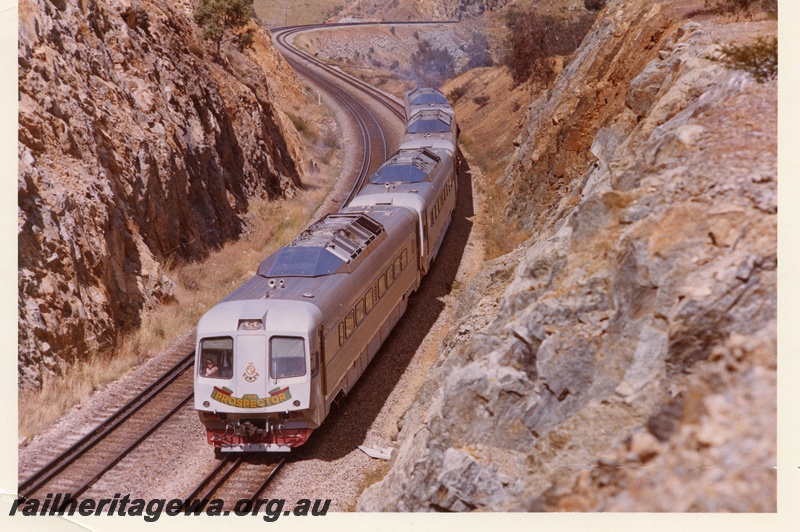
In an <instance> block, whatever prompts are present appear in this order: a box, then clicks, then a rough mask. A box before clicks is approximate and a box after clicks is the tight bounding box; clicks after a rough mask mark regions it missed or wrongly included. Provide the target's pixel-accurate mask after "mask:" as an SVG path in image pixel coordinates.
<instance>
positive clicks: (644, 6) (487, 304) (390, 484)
mask: <svg viewBox="0 0 800 532" xmlns="http://www.w3.org/2000/svg"><path fill="white" fill-rule="evenodd" d="M680 6H681V3H680V2H661V3H656V4H654V3H652V2H649V1H645V0H634V1H622V0H616V1H614V0H610V1H609V2H608V3H607V5H606V7H605V8H604V10H602V11H601V12H600V14H599V16H598V19H597V22H596V24H595V27H594V28H593V30H592V31H591V32H590V33H589V35H588V36H587V37H586V39H585V40H584V42H583V44H582V46H581V47H580V49H579V50H578V51H577V52H576V54H575V56H574V57H573V58H572V61H571V62H570V63H569V64H568V66H567V67H566V68H565V69H564V70H563V72H561V74H560V75H559V77H558V78H557V80H556V81H555V84H554V86H553V87H552V88H551V89H550V90H548V91H546V92H545V93H543V94H542V95H541V96H540V97H539V98H537V99H536V100H535V101H534V102H533V104H532V105H531V106H530V108H529V112H528V121H527V125H526V127H525V128H524V129H523V131H522V133H521V134H520V136H519V137H518V139H517V142H516V144H518V150H517V153H516V155H515V157H514V160H513V162H512V163H511V164H510V165H509V167H508V169H507V175H506V177H505V178H504V180H503V182H502V184H503V186H505V187H507V189H509V190H510V191H511V192H512V194H511V197H513V198H515V200H514V201H513V203H510V204H509V205H508V206H507V213H506V217H507V219H506V222H507V223H509V224H516V225H518V226H520V227H525V228H526V229H527V230H529V231H530V232H531V233H532V235H533V236H532V237H531V238H530V240H529V241H528V242H527V243H526V244H525V245H524V246H523V247H521V248H519V249H518V250H517V251H515V252H514V253H512V254H509V255H507V256H505V257H501V258H500V259H496V260H495V261H493V262H491V263H488V264H487V266H486V269H485V270H484V272H483V273H482V274H481V275H478V276H477V277H476V278H475V279H474V280H473V281H472V283H471V285H470V286H469V287H468V288H467V289H466V290H465V291H464V295H463V296H462V300H461V302H460V303H459V304H458V308H457V309H456V310H457V315H458V316H460V319H458V320H456V321H454V326H453V329H452V331H451V333H450V336H449V338H448V340H446V342H445V345H444V346H443V350H442V352H441V354H440V356H439V360H438V362H437V364H436V366H435V368H434V370H433V371H432V372H431V374H430V375H429V377H428V380H427V382H426V383H425V384H424V385H423V387H422V390H421V391H420V393H419V397H420V398H421V399H420V401H419V402H417V403H416V404H415V405H413V406H412V407H411V408H410V409H409V410H408V411H407V412H406V414H405V416H404V418H403V420H402V423H401V427H402V429H401V431H400V434H399V437H398V442H397V449H396V450H395V452H394V455H393V458H392V462H391V469H390V471H389V473H388V474H387V476H386V477H385V478H384V480H382V481H381V482H379V483H377V484H374V485H373V486H371V487H370V488H368V489H367V490H366V491H365V492H364V494H363V495H362V496H361V498H360V500H359V503H358V509H359V510H361V511H379V510H384V511H464V510H500V511H531V510H571V511H586V510H593V511H603V510H619V511H679V512H688V511H712V512H717V511H745V512H751V511H752V512H764V511H767V512H771V511H775V510H776V493H777V487H776V472H775V468H774V467H775V465H776V337H777V332H776V300H777V288H776V266H777V264H776V263H777V253H776V252H777V235H776V233H777V215H776V210H777V196H776V189H777V183H776V179H777V178H776V176H777V157H776V153H777V129H776V123H777V89H776V83H775V82H774V81H772V82H768V83H766V84H757V83H755V82H754V81H753V79H752V78H751V77H750V76H749V75H748V74H746V73H743V72H737V71H730V70H725V69H724V68H722V67H721V66H720V64H719V63H715V62H713V61H710V60H709V59H708V57H709V56H711V55H713V54H714V52H715V50H716V47H717V45H718V44H720V43H730V42H747V41H749V40H753V39H754V38H755V37H756V36H758V35H765V34H774V32H775V30H776V24H775V23H774V21H762V22H730V21H716V20H713V19H708V18H706V19H701V20H699V21H696V20H692V19H689V18H687V16H686V13H685V12H682V11H680ZM503 287H504V289H503Z"/></svg>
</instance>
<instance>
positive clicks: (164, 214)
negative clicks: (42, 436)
mask: <svg viewBox="0 0 800 532" xmlns="http://www.w3.org/2000/svg"><path fill="white" fill-rule="evenodd" d="M192 4H193V3H192V2H189V1H187V0H183V1H176V2H162V1H156V0H134V1H128V0H122V1H118V0H115V1H110V0H108V1H107V0H92V1H82V0H61V1H53V0H23V1H22V2H21V3H20V6H19V148H18V149H19V182H18V183H19V185H18V190H19V213H18V243H19V344H20V347H19V382H20V384H21V385H22V386H26V387H27V386H37V385H39V384H40V383H41V379H42V377H43V376H44V375H46V374H47V373H48V372H59V371H61V370H62V369H63V367H64V365H65V364H66V363H69V362H72V361H74V360H76V359H78V358H80V357H82V356H85V355H86V354H88V353H91V352H93V351H95V350H97V349H100V348H104V347H108V346H109V345H111V344H113V342H114V339H115V335H116V334H117V333H118V332H120V331H125V330H127V329H130V328H132V327H135V326H136V325H137V324H138V323H139V321H140V314H141V312H142V311H143V310H144V309H146V308H149V307H150V306H151V305H153V304H155V303H157V302H163V301H168V300H170V298H171V297H172V282H171V281H170V280H169V279H168V278H167V277H166V276H165V275H164V273H163V270H162V268H161V266H160V263H159V262H160V261H163V260H166V259H172V260H191V259H195V258H200V257H202V256H204V254H206V253H207V252H208V251H209V250H211V249H213V248H215V247H217V246H219V245H220V244H222V243H223V242H224V241H226V240H228V239H232V238H235V237H236V236H237V235H238V234H239V233H240V231H241V230H242V228H243V225H244V224H243V221H242V215H243V214H244V213H245V210H246V207H247V202H248V198H250V197H252V196H254V195H266V196H269V197H281V196H285V195H287V194H292V193H293V190H294V189H295V187H297V186H298V185H299V183H300V175H299V173H298V169H297V168H296V166H295V162H294V160H295V158H296V157H297V156H298V154H299V144H298V143H297V141H296V140H295V141H292V140H289V141H287V140H286V138H285V135H286V131H287V130H288V129H286V128H284V126H282V125H281V124H282V123H284V122H283V118H281V117H279V116H278V115H277V114H276V111H275V109H274V108H273V103H272V99H271V96H270V94H269V93H270V90H269V89H268V83H275V82H274V81H270V82H268V81H267V78H266V77H265V70H263V69H262V68H263V66H264V65H262V66H261V67H259V66H257V65H256V64H254V63H253V62H252V61H250V60H249V59H247V58H246V57H245V56H244V55H241V54H238V53H237V52H235V51H230V53H229V54H228V58H227V65H226V66H224V67H223V66H220V65H217V64H215V63H213V61H212V55H211V54H208V53H205V52H204V44H203V42H202V40H201V38H200V34H199V29H198V28H197V27H196V26H195V24H194V22H193V21H192ZM257 47H258V48H259V56H260V57H261V59H260V61H261V62H264V61H265V59H264V57H265V55H264V54H266V55H267V56H269V57H272V59H271V60H270V61H271V63H272V65H273V66H275V68H276V69H281V68H282V66H281V65H280V64H279V59H278V57H277V54H276V53H275V52H274V51H270V48H271V43H270V42H269V38H268V36H267V35H266V34H265V33H263V32H262V33H260V34H259V36H258V42H257ZM250 53H251V54H252V52H250ZM270 54H271V55H270ZM234 73H235V74H234ZM295 83H296V81H295ZM290 85H291V81H288V82H287V92H288V91H291V90H297V88H296V87H294V88H292V87H290ZM295 135H296V133H295Z"/></svg>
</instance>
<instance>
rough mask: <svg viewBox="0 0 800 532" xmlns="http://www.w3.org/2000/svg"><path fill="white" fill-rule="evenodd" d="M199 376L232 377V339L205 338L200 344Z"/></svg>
mask: <svg viewBox="0 0 800 532" xmlns="http://www.w3.org/2000/svg"><path fill="white" fill-rule="evenodd" d="M199 371H200V376H201V377H210V378H213V379H230V378H231V377H232V376H233V338H230V337H225V338H206V339H204V340H202V341H201V342H200V370H199Z"/></svg>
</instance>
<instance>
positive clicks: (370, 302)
mask: <svg viewBox="0 0 800 532" xmlns="http://www.w3.org/2000/svg"><path fill="white" fill-rule="evenodd" d="M374 294H375V289H374V288H370V289H369V290H367V296H366V298H367V312H369V311H370V310H372V305H374V304H375V299H374V298H375V295H374Z"/></svg>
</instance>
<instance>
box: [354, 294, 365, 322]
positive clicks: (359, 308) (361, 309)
mask: <svg viewBox="0 0 800 532" xmlns="http://www.w3.org/2000/svg"><path fill="white" fill-rule="evenodd" d="M366 313H367V311H366V301H364V298H363V297H362V298H361V299H359V300H358V302H357V303H356V325H358V324H359V323H361V320H363V319H364V314H366Z"/></svg>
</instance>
